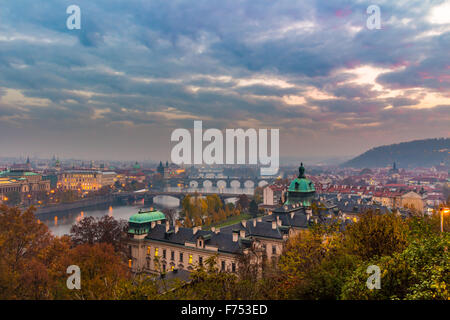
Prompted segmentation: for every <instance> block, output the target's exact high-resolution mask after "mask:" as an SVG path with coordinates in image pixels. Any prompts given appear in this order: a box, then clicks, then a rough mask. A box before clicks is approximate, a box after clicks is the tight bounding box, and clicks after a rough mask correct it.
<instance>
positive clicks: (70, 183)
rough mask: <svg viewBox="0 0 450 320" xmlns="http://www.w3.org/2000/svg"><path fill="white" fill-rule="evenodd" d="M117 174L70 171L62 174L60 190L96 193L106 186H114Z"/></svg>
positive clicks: (59, 179) (59, 181)
mask: <svg viewBox="0 0 450 320" xmlns="http://www.w3.org/2000/svg"><path fill="white" fill-rule="evenodd" d="M116 177H117V174H116V173H115V172H102V171H89V170H69V171H65V172H63V173H61V174H60V175H59V178H58V188H61V189H64V190H80V191H96V190H99V189H100V188H102V187H104V186H112V185H114V182H115V181H116Z"/></svg>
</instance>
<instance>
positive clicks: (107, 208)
mask: <svg viewBox="0 0 450 320" xmlns="http://www.w3.org/2000/svg"><path fill="white" fill-rule="evenodd" d="M179 203H180V201H179V200H178V199H176V198H173V197H168V196H157V197H155V199H154V203H153V204H152V205H145V204H144V202H143V201H137V202H135V203H131V204H128V205H119V204H112V205H99V206H94V207H89V208H85V209H75V210H66V211H61V212H56V213H52V214H51V216H50V215H46V216H45V218H44V217H41V218H40V220H41V221H42V222H43V223H45V224H46V225H47V226H48V227H49V229H50V231H51V232H52V233H53V234H54V235H55V236H62V235H64V234H68V233H70V228H71V227H72V225H74V224H75V223H77V222H78V221H80V220H81V219H82V218H84V217H90V216H92V217H98V218H99V217H102V216H104V215H109V216H112V217H114V218H115V219H117V220H120V219H125V220H128V219H129V218H130V217H131V216H132V215H133V214H135V213H137V212H138V211H139V209H149V208H150V207H154V208H155V209H159V210H161V209H164V208H173V209H175V210H178V208H179Z"/></svg>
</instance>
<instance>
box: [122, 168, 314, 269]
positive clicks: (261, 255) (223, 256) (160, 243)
mask: <svg viewBox="0 0 450 320" xmlns="http://www.w3.org/2000/svg"><path fill="white" fill-rule="evenodd" d="M299 172H300V174H299V177H298V178H297V179H295V180H294V181H293V183H292V184H291V187H290V188H289V193H288V199H287V200H286V202H285V204H284V205H282V206H281V207H279V208H278V209H276V210H274V211H273V212H271V213H270V214H269V215H266V216H264V217H258V218H254V219H252V220H248V221H246V220H244V221H241V222H240V223H238V224H234V225H231V226H227V227H223V228H221V229H218V228H211V230H208V231H206V230H201V228H200V227H194V228H184V227H179V226H172V225H170V224H169V223H168V222H167V221H166V218H165V216H164V214H163V213H161V212H159V211H156V210H150V211H146V212H143V211H141V212H139V213H137V214H135V215H133V216H132V217H131V218H130V220H129V226H128V236H129V240H128V250H129V257H130V267H131V269H132V270H133V271H134V272H146V273H154V274H157V273H161V272H167V271H171V270H175V269H177V270H178V269H181V270H187V271H192V270H194V268H195V267H197V266H199V265H203V264H204V263H205V261H206V260H207V259H208V258H210V257H213V256H215V257H216V264H217V267H218V269H219V270H220V271H224V272H236V271H237V270H238V268H239V265H240V261H241V260H240V259H241V257H243V256H244V255H248V254H249V253H252V254H251V255H249V256H250V257H251V259H252V261H253V262H255V260H259V261H260V262H262V261H269V262H276V261H277V259H278V257H279V256H280V255H281V253H282V251H283V247H284V244H285V243H286V241H287V240H288V239H289V237H290V236H293V235H295V234H298V233H299V232H301V231H302V230H306V229H307V228H308V227H309V225H310V224H311V223H312V222H313V217H312V215H311V209H310V207H309V205H310V202H311V199H312V197H313V196H314V192H315V190H314V185H313V184H312V182H311V181H310V180H308V179H306V177H305V176H304V168H303V165H302V166H301V167H300V169H299Z"/></svg>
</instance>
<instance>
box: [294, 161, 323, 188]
mask: <svg viewBox="0 0 450 320" xmlns="http://www.w3.org/2000/svg"><path fill="white" fill-rule="evenodd" d="M298 171H299V175H298V178H295V179H294V180H292V182H291V184H290V185H289V189H288V191H292V192H314V191H316V188H315V187H314V183H312V181H311V180H309V179H307V178H306V176H305V168H304V167H303V163H302V164H301V165H300V168H299V169H298Z"/></svg>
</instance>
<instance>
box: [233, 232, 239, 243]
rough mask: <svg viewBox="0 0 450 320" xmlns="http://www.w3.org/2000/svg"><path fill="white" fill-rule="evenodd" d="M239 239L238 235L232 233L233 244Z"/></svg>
mask: <svg viewBox="0 0 450 320" xmlns="http://www.w3.org/2000/svg"><path fill="white" fill-rule="evenodd" d="M238 239H239V233H237V232H234V231H233V242H237V241H238Z"/></svg>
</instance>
